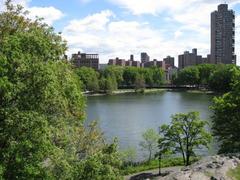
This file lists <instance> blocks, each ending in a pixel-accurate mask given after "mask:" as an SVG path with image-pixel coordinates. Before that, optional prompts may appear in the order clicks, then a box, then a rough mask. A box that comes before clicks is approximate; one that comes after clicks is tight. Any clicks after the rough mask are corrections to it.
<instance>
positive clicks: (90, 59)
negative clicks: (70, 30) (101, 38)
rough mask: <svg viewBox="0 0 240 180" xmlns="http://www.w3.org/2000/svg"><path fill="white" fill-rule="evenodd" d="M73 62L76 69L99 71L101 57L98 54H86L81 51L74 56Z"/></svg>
mask: <svg viewBox="0 0 240 180" xmlns="http://www.w3.org/2000/svg"><path fill="white" fill-rule="evenodd" d="M72 62H73V64H74V65H75V66H76V67H83V66H85V67H91V68H93V69H95V70H99V56H98V54H86V53H81V52H80V51H79V52H78V53H77V54H73V55H72Z"/></svg>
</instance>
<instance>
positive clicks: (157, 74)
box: [150, 67, 164, 86]
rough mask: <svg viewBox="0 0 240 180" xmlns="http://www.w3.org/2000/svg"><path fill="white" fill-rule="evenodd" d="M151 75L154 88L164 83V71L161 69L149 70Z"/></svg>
mask: <svg viewBox="0 0 240 180" xmlns="http://www.w3.org/2000/svg"><path fill="white" fill-rule="evenodd" d="M150 69H151V71H152V74H153V77H152V79H153V84H154V85H155V86H160V85H162V84H163V83H164V71H163V69H162V68H156V67H153V68H150Z"/></svg>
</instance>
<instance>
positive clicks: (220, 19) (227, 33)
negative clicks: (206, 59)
mask: <svg viewBox="0 0 240 180" xmlns="http://www.w3.org/2000/svg"><path fill="white" fill-rule="evenodd" d="M211 63H214V64H218V63H223V64H236V55H235V14H234V11H232V10H228V5H227V4H220V5H219V6H218V10H217V11H214V12H212V14H211Z"/></svg>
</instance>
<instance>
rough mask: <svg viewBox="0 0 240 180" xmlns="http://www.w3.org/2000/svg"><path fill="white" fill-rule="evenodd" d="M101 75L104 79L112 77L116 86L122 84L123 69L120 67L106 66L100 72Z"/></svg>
mask: <svg viewBox="0 0 240 180" xmlns="http://www.w3.org/2000/svg"><path fill="white" fill-rule="evenodd" d="M101 75H102V76H104V77H105V78H107V77H112V78H115V79H116V81H117V84H118V86H120V85H121V84H122V82H123V67H120V66H108V67H107V68H106V69H104V70H103V71H102V72H101Z"/></svg>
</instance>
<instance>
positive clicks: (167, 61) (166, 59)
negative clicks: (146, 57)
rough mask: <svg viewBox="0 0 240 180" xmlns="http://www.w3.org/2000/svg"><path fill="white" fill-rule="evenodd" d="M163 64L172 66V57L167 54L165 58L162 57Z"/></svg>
mask: <svg viewBox="0 0 240 180" xmlns="http://www.w3.org/2000/svg"><path fill="white" fill-rule="evenodd" d="M163 61H164V62H165V64H166V65H167V66H169V67H174V57H171V56H167V57H166V58H164V59H163Z"/></svg>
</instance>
